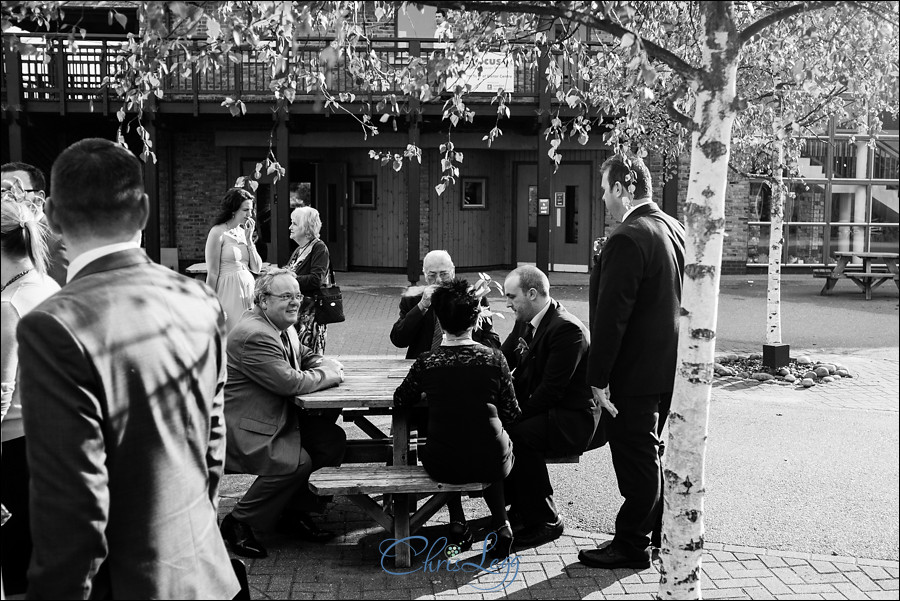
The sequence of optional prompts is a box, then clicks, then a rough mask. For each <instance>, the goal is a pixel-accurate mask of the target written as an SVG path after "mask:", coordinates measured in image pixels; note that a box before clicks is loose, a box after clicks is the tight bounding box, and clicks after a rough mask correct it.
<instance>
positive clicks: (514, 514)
mask: <svg viewBox="0 0 900 601" xmlns="http://www.w3.org/2000/svg"><path fill="white" fill-rule="evenodd" d="M506 517H507V518H508V519H509V524H510V526H512V531H513V533H516V534H518V533H519V532H521V531H522V530H523V529H524V528H525V520H524V518H523V517H522V514H520V513H519V512H518V511H516V508H515V507H511V508H510V509H509V511H507V512H506Z"/></svg>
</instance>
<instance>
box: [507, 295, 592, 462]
mask: <svg viewBox="0 0 900 601" xmlns="http://www.w3.org/2000/svg"><path fill="white" fill-rule="evenodd" d="M524 329H525V324H524V323H522V322H519V321H517V322H516V323H515V325H514V326H513V330H512V332H511V333H510V335H509V337H508V338H507V339H506V340H505V341H504V342H503V347H502V350H503V354H504V356H506V361H507V363H509V367H510V369H514V370H515V371H514V372H513V384H514V386H515V389H516V398H517V399H518V401H519V406H520V407H521V408H522V419H523V420H524V419H528V418H529V417H533V416H536V415H539V414H542V413H547V414H549V416H550V423H551V429H550V432H549V435H550V448H551V449H552V452H553V453H554V454H571V453H581V452H583V451H584V450H585V449H586V448H587V445H588V443H589V442H590V440H591V437H592V436H593V434H594V431H595V430H596V428H597V424H598V422H599V420H600V408H599V407H598V406H597V405H596V403H595V401H594V398H593V395H592V393H591V389H590V386H588V384H587V380H586V376H587V357H588V351H589V349H590V334H589V333H588V330H587V328H586V327H585V326H584V324H583V323H581V321H580V320H579V319H578V318H577V317H575V316H574V315H572V314H571V313H569V312H568V311H567V310H566V309H565V307H563V306H562V305H560V304H559V303H558V302H556V301H551V302H550V307H549V308H548V309H547V313H546V314H544V318H543V319H542V320H541V323H540V325H539V326H538V328H537V330H535V332H534V335H533V337H532V340H531V344H530V345H529V348H528V349H527V350H526V351H524V352H520V351H518V350H517V348H518V347H519V338H520V337H521V336H522V333H523V332H524ZM560 409H561V410H562V411H559V410H560Z"/></svg>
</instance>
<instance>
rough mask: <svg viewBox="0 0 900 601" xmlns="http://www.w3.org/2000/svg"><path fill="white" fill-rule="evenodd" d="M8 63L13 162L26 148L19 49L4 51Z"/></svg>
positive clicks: (8, 112) (9, 117) (10, 140)
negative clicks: (23, 136)
mask: <svg viewBox="0 0 900 601" xmlns="http://www.w3.org/2000/svg"><path fill="white" fill-rule="evenodd" d="M3 54H4V55H5V56H4V58H5V63H6V65H5V66H6V81H4V82H3V85H4V86H5V87H6V101H7V104H6V117H7V119H8V123H9V127H8V131H9V158H8V159H4V161H6V160H9V161H11V162H19V161H22V157H23V156H24V149H23V146H22V124H21V122H20V119H21V115H22V65H21V63H20V62H19V61H20V60H21V57H20V55H19V53H18V52H17V51H14V50H7V51H6V52H4V53H3Z"/></svg>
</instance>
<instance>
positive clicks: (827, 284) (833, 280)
mask: <svg viewBox="0 0 900 601" xmlns="http://www.w3.org/2000/svg"><path fill="white" fill-rule="evenodd" d="M836 283H837V278H832V277H829V278H826V279H825V285H824V286H822V291H821V292H819V296H826V295H827V294H828V293H829V292H831V289H832V288H834V285H835V284H836Z"/></svg>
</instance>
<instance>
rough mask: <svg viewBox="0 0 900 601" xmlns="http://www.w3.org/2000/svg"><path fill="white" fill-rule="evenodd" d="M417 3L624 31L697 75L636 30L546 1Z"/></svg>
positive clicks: (688, 75) (656, 55) (652, 54)
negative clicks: (543, 17)
mask: <svg viewBox="0 0 900 601" xmlns="http://www.w3.org/2000/svg"><path fill="white" fill-rule="evenodd" d="M420 4H425V5H431V6H440V7H441V8H449V9H452V10H468V11H477V12H479V13H496V12H507V13H514V14H524V15H535V16H545V17H552V18H554V19H563V20H569V21H576V22H578V23H581V24H582V25H587V26H588V27H592V28H594V29H597V30H599V31H605V32H606V33H610V34H612V35H614V36H616V37H617V38H622V36H624V35H625V34H631V35H633V36H634V37H635V39H636V40H638V42H639V43H640V44H641V46H643V48H644V52H645V53H646V54H647V57H648V58H653V59H656V60H658V61H660V62H662V63H665V64H667V65H669V66H670V67H671V68H672V70H674V71H675V72H677V73H678V74H680V75H681V76H683V77H684V78H685V79H695V78H696V77H697V76H698V75H699V69H697V68H696V67H694V66H692V65H690V64H689V63H687V62H686V61H685V60H684V59H682V58H681V57H680V56H678V55H677V54H675V53H673V52H671V51H669V50H667V49H666V48H663V47H662V46H660V45H658V44H656V43H654V42H651V41H650V40H646V39H644V38H642V37H641V36H639V35H638V34H636V33H635V32H633V31H631V30H629V29H627V28H625V27H623V26H621V25H619V24H618V23H613V22H612V21H610V20H609V19H607V18H605V17H602V16H597V15H594V14H591V13H587V12H584V13H579V12H577V11H574V10H571V9H568V8H565V7H562V6H559V5H556V4H549V3H538V4H531V3H526V2H516V3H509V4H508V3H505V2H489V1H488V2H478V3H474V4H473V3H470V4H466V3H464V2H435V1H425V2H420Z"/></svg>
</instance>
